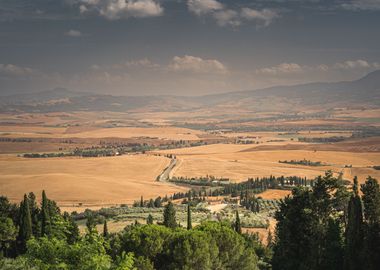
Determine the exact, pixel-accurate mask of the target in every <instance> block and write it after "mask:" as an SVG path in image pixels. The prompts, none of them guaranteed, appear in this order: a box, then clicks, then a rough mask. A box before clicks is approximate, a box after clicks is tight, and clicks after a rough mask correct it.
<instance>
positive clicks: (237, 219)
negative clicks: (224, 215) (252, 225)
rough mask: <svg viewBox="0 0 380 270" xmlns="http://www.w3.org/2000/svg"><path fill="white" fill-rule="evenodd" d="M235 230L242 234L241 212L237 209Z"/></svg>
mask: <svg viewBox="0 0 380 270" xmlns="http://www.w3.org/2000/svg"><path fill="white" fill-rule="evenodd" d="M235 231H236V232H237V233H240V234H241V224H240V217H239V212H238V210H236V219H235Z"/></svg>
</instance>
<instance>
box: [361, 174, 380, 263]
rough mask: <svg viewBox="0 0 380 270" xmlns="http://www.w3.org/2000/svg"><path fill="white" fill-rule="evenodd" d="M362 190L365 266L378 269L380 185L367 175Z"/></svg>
mask: <svg viewBox="0 0 380 270" xmlns="http://www.w3.org/2000/svg"><path fill="white" fill-rule="evenodd" d="M361 191H362V192H363V197H362V198H363V204H364V217H365V221H366V230H365V240H364V241H365V247H364V254H365V255H366V258H365V261H366V266H365V268H366V269H368V270H375V269H378V267H379V265H380V256H379V254H380V186H379V183H378V182H377V180H376V179H374V178H372V177H368V178H367V181H366V182H365V184H363V185H362V186H361Z"/></svg>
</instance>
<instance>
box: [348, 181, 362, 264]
mask: <svg viewBox="0 0 380 270" xmlns="http://www.w3.org/2000/svg"><path fill="white" fill-rule="evenodd" d="M363 236H364V234H363V208H362V202H361V199H360V196H359V190H358V179H357V177H355V178H354V185H353V194H352V195H351V198H350V201H349V203H348V220H347V228H346V252H345V267H346V269H349V270H360V269H362V267H363V263H364V262H363V259H362V258H363V257H362V254H361V252H362V251H363V250H362V248H363Z"/></svg>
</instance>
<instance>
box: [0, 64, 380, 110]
mask: <svg viewBox="0 0 380 270" xmlns="http://www.w3.org/2000/svg"><path fill="white" fill-rule="evenodd" d="M227 105H228V106H229V107H231V106H241V107H244V108H248V109H249V108H251V109H252V108H254V109H256V110H265V108H268V107H272V106H274V105H278V107H281V108H283V109H286V108H287V109H288V110H289V109H292V107H293V106H306V107H313V106H320V107H321V108H331V107H333V106H337V105H339V106H355V105H360V106H362V105H367V106H376V107H380V70H376V71H373V72H371V73H368V74H367V75H365V76H364V77H362V78H359V79H357V80H353V81H341V82H329V83H326V82H314V83H305V84H297V85H290V86H273V87H268V88H262V89H257V90H245V91H237V92H227V93H221V94H210V95H202V96H190V97H189V96H176V95H156V96H113V95H102V94H94V93H90V92H75V91H71V90H68V89H65V88H55V89H53V90H47V91H42V92H38V93H31V94H23V95H20V94H17V95H11V96H6V97H0V110H1V111H12V110H20V111H27V112H28V111H40V112H53V111H70V110H72V111H81V110H86V111H90V110H93V111H102V110H103V111H129V110H136V109H142V110H148V111H160V110H161V111H186V110H194V109H200V108H204V107H209V106H219V107H220V106H227Z"/></svg>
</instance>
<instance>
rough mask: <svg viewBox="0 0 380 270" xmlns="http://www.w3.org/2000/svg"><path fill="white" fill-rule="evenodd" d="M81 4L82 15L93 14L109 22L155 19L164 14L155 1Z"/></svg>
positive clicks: (109, 0)
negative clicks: (132, 18)
mask: <svg viewBox="0 0 380 270" xmlns="http://www.w3.org/2000/svg"><path fill="white" fill-rule="evenodd" d="M79 3H80V4H81V5H80V6H79V11H80V12H81V13H82V14H85V13H90V12H92V13H95V14H98V15H100V16H102V17H105V18H106V19H109V20H118V19H125V18H130V17H135V18H146V17H155V16H161V15H162V14H163V12H164V9H163V7H162V6H161V5H160V3H158V2H156V1H154V0H79Z"/></svg>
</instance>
